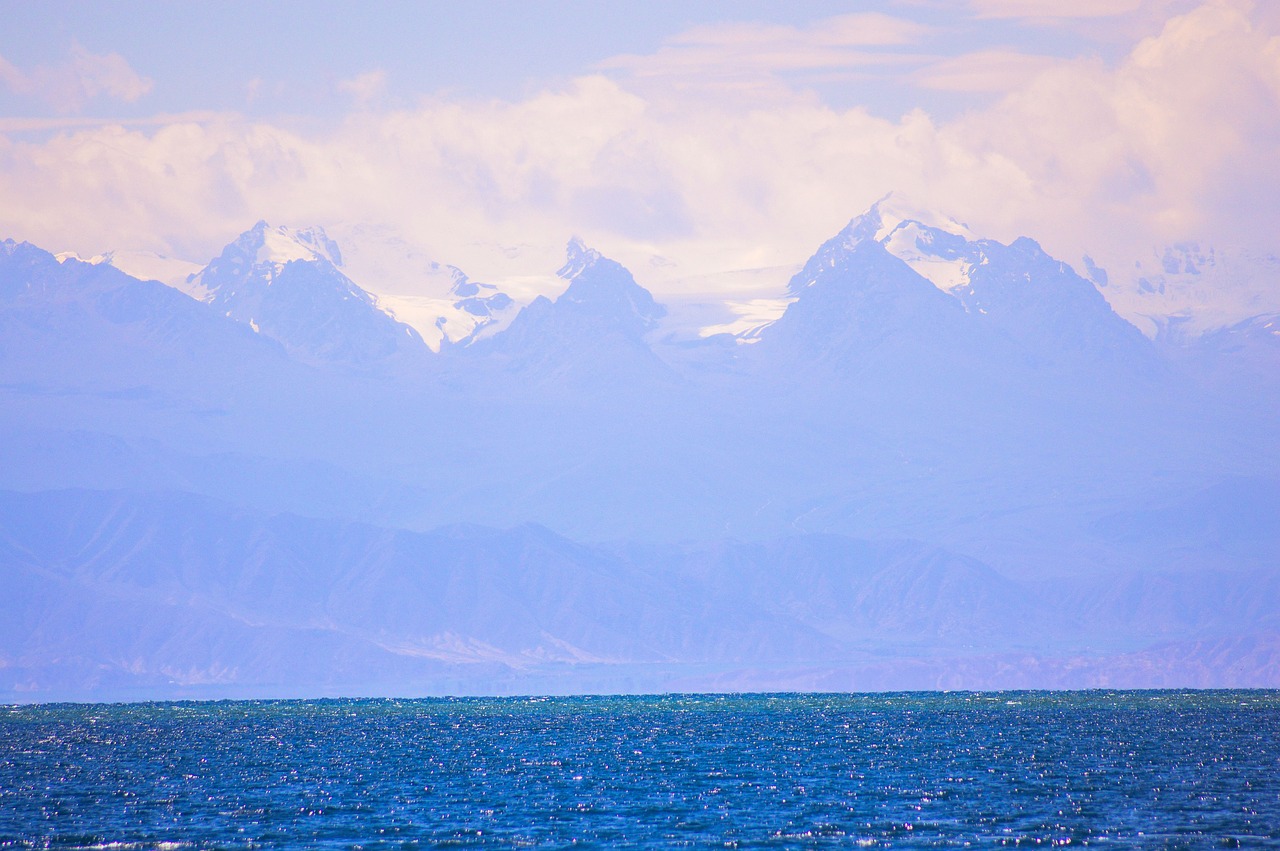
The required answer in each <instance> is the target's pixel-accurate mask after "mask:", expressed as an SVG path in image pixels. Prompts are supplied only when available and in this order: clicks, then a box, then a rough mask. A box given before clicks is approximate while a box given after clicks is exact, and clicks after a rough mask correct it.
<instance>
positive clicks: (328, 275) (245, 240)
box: [188, 222, 425, 364]
mask: <svg viewBox="0 0 1280 851" xmlns="http://www.w3.org/2000/svg"><path fill="white" fill-rule="evenodd" d="M341 264H342V254H341V252H340V251H339V249H338V245H337V243H335V242H334V241H333V240H331V239H329V237H328V236H327V235H326V234H325V232H324V230H323V229H322V228H319V227H313V228H306V229H299V230H294V229H292V228H286V227H275V228H273V227H271V226H270V225H268V224H267V223H266V222H258V223H257V224H256V225H254V226H253V227H252V228H250V229H249V230H247V231H245V232H244V233H242V234H241V235H240V236H239V237H237V238H236V239H235V240H234V241H233V242H231V243H230V244H229V245H227V247H226V248H224V249H223V251H222V253H221V254H220V255H219V256H217V257H215V258H214V259H213V260H212V261H211V262H210V263H209V265H208V266H206V267H205V268H204V269H203V270H201V271H200V272H199V273H198V274H196V275H194V276H193V277H192V279H191V283H190V286H189V288H188V289H189V291H190V292H192V293H194V294H195V295H196V296H197V297H199V298H200V299H201V300H202V301H205V302H207V303H209V304H210V305H212V306H213V307H214V308H216V309H217V310H219V311H220V312H222V313H223V314H224V315H226V316H228V317H230V318H232V319H235V320H236V321H238V322H242V323H244V324H246V325H248V326H250V327H251V328H253V330H254V331H256V332H258V333H260V334H262V335H264V336H267V337H271V338H272V339H274V340H277V341H278V342H279V343H280V344H281V345H283V346H284V347H285V349H286V350H287V351H288V352H289V353H290V354H291V355H293V356H295V357H299V358H301V359H303V360H308V361H320V362H347V363H356V364H361V363H369V362H372V361H377V360H381V359H384V358H387V357H389V356H391V355H393V354H396V353H397V352H400V351H408V350H421V349H424V348H425V345H424V344H423V342H422V338H421V337H420V336H419V335H418V333H417V332H416V331H414V330H413V329H412V328H410V327H409V326H407V325H404V324H402V323H400V322H397V321H396V320H395V319H393V318H392V317H391V316H389V315H388V314H387V313H386V312H385V311H384V310H382V309H380V308H379V307H378V304H377V300H376V299H375V298H374V297H373V296H372V295H371V294H369V293H368V292H365V291H364V290H363V289H361V288H360V287H359V286H357V285H356V284H355V283H354V282H353V281H352V280H351V279H350V278H348V277H347V276H346V275H344V274H343V273H342V272H341V271H340V270H339V266H341Z"/></svg>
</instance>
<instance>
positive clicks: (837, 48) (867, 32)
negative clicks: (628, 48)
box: [599, 13, 929, 85]
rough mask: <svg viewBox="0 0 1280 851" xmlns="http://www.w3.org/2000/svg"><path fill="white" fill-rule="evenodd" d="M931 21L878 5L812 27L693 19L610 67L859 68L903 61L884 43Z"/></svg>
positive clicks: (712, 70) (727, 74) (726, 75)
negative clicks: (696, 22)
mask: <svg viewBox="0 0 1280 851" xmlns="http://www.w3.org/2000/svg"><path fill="white" fill-rule="evenodd" d="M928 32H929V28H928V27H925V26H923V25H921V24H919V23H916V22H914V21H909V20H906V19H903V18H896V17H892V16H889V15H883V14H879V13H858V14H849V15H840V16H837V17H834V18H827V19H824V20H821V21H818V22H816V23H814V24H812V25H811V26H808V27H793V26H783V25H771V24H761V23H727V24H715V25H704V26H699V27H694V28H692V29H690V30H686V31H685V32H682V33H680V34H679V35H676V36H674V37H673V38H670V39H668V40H667V41H666V43H665V44H664V45H663V46H662V48H660V49H659V50H658V51H657V52H656V53H653V54H648V55H625V56H617V57H614V58H612V59H609V60H607V61H605V62H602V63H601V64H600V66H599V67H600V69H601V70H604V71H624V72H626V73H628V74H630V75H633V76H635V77H640V78H644V77H658V78H672V77H674V78H682V79H685V80H689V81H694V82H695V84H697V85H706V84H707V83H708V82H712V83H716V82H718V81H722V80H725V79H741V78H759V77H770V76H773V75H779V74H788V73H797V72H799V73H813V72H824V73H825V74H826V75H827V76H828V78H830V76H831V75H832V74H833V73H839V72H845V73H860V72H862V71H863V70H864V69H866V68H867V67H868V66H877V65H885V64H897V63H901V62H902V61H903V57H902V56H900V55H898V54H897V53H895V52H892V51H885V50H883V49H882V48H887V47H900V46H904V45H911V44H915V43H918V42H919V41H920V39H922V38H923V37H924V36H925V35H926V34H927V33H928Z"/></svg>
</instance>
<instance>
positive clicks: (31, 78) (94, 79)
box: [0, 44, 154, 113]
mask: <svg viewBox="0 0 1280 851" xmlns="http://www.w3.org/2000/svg"><path fill="white" fill-rule="evenodd" d="M0 81H3V83H4V84H5V86H7V87H8V89H9V90H10V91H12V92H13V93H15V94H19V95H24V96H28V97H34V98H37V99H39V100H42V101H44V102H45V103H47V104H49V105H50V106H52V107H53V108H54V109H55V110H57V111H58V112H62V113H72V112H78V111H79V110H80V109H82V108H83V107H84V106H85V105H86V104H87V103H89V102H90V101H92V100H94V99H96V98H99V97H106V98H111V99H114V100H121V101H125V102H127V103H132V102H134V101H137V100H138V99H139V98H141V97H142V96H143V95H146V94H147V93H148V92H150V91H151V89H152V87H153V85H154V84H153V82H152V81H151V80H150V79H148V78H146V77H143V76H141V75H139V74H138V73H137V72H136V71H134V70H133V69H132V68H131V67H129V63H128V62H127V61H125V59H124V57H123V56H121V55H120V54H118V53H104V54H97V53H90V52H89V51H87V50H85V49H84V48H83V47H81V46H80V45H79V44H72V46H71V56H70V58H69V59H67V60H66V61H65V62H62V63H60V64H57V65H39V66H36V67H35V68H32V69H30V70H29V71H23V70H22V69H20V68H18V67H17V66H15V65H13V64H12V63H11V62H9V61H8V60H6V59H5V58H4V57H2V56H0Z"/></svg>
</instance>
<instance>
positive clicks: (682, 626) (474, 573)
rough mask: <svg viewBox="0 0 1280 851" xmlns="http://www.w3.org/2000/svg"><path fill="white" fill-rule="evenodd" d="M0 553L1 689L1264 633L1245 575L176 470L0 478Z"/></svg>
mask: <svg viewBox="0 0 1280 851" xmlns="http://www.w3.org/2000/svg"><path fill="white" fill-rule="evenodd" d="M0 564H3V567H4V570H3V571H0V589H2V590H3V592H4V594H5V595H6V599H7V600H8V601H9V603H10V605H12V606H13V611H14V612H15V616H14V617H12V618H10V619H7V620H6V623H5V624H4V626H3V627H2V628H0V661H3V663H4V664H3V665H0V694H6V695H12V694H14V693H15V691H14V690H15V689H18V688H25V687H32V688H37V689H42V690H44V691H45V692H46V693H47V692H50V691H56V690H69V691H71V692H76V693H80V694H84V695H93V694H98V695H103V694H106V693H107V692H108V690H110V689H124V688H128V687H152V688H156V689H160V690H161V692H162V693H164V694H174V693H179V692H181V690H182V689H188V690H189V689H192V688H205V689H207V690H206V691H205V692H203V693H205V694H211V695H212V694H219V693H254V690H255V689H256V690H257V693H266V692H268V691H270V690H271V689H273V688H274V689H281V688H287V689H288V693H293V692H294V690H298V691H301V692H302V693H308V690H309V693H312V694H314V693H316V692H317V691H321V692H323V691H325V690H328V689H339V690H341V689H350V688H354V687H357V686H359V687H362V688H366V689H371V690H372V692H366V693H388V692H392V693H394V692H395V691H396V690H397V689H400V690H402V691H410V692H412V691H414V690H415V689H417V690H422V689H426V690H430V689H432V688H435V687H437V686H438V685H439V684H440V683H444V682H454V683H458V682H468V683H471V685H472V686H473V687H475V688H479V689H481V690H490V691H491V690H501V689H502V688H505V686H504V685H503V684H504V683H511V682H519V681H520V680H521V678H529V677H535V678H536V677H538V676H543V675H546V672H547V671H548V670H553V669H554V670H556V671H559V674H558V675H557V676H559V677H560V678H561V682H562V684H563V687H564V688H566V689H569V690H573V689H575V688H589V687H590V683H592V682H599V680H598V679H596V680H593V679H592V678H593V677H599V676H600V670H601V669H602V668H601V666H603V669H608V668H610V667H611V666H613V667H616V669H617V670H618V671H628V670H629V671H631V672H632V673H631V676H632V677H634V678H638V679H634V680H633V681H634V682H637V683H642V684H643V686H642V687H643V688H647V689H653V688H658V687H661V686H662V684H663V683H664V682H668V681H673V680H670V678H673V677H675V678H678V677H686V676H697V677H704V676H707V675H708V672H709V671H711V670H713V669H715V668H720V669H725V668H726V667H729V668H736V669H741V670H744V671H745V670H757V671H765V670H769V669H771V668H776V669H777V670H778V673H777V675H776V676H777V677H778V679H775V681H774V682H775V683H781V682H786V681H787V678H788V677H791V676H793V674H792V673H788V671H795V670H799V669H802V668H804V667H806V666H809V667H814V668H815V669H822V670H825V669H829V668H830V666H832V665H837V666H838V665H861V666H865V665H867V664H871V663H870V662H869V661H868V659H870V658H873V657H874V658H878V659H880V660H881V662H877V663H875V664H882V663H883V661H884V660H887V659H893V658H899V659H903V660H909V659H919V658H937V657H938V656H939V654H941V655H942V656H950V657H954V658H957V659H961V660H964V661H963V664H964V665H969V666H976V667H975V670H977V669H978V668H980V667H981V666H982V665H986V664H995V662H993V661H992V660H994V659H1005V655H1004V654H1007V653H1009V652H1011V651H1013V650H1021V651H1022V652H1024V653H1026V654H1029V655H1027V656H1026V657H1025V658H1024V659H1023V660H1022V661H1021V662H1019V663H1016V664H1015V667H1016V665H1021V666H1022V669H1023V672H1024V673H1028V672H1030V673H1034V671H1035V670H1036V669H1037V668H1038V666H1040V665H1042V664H1057V663H1055V662H1052V660H1054V659H1060V658H1063V657H1064V654H1065V655H1066V656H1068V657H1069V656H1070V655H1071V654H1072V653H1079V652H1090V653H1093V654H1095V656H1096V658H1095V660H1094V663H1093V664H1094V665H1095V667H1097V668H1098V670H1099V671H1103V672H1105V671H1106V670H1107V664H1108V662H1107V660H1108V659H1109V658H1111V656H1108V655H1107V654H1112V655H1114V654H1116V653H1119V654H1121V655H1124V654H1132V653H1133V652H1136V651H1139V650H1142V649H1143V648H1149V647H1153V646H1155V645H1154V644H1153V642H1155V643H1159V642H1167V641H1169V640H1171V639H1178V640H1191V639H1194V640H1202V641H1210V640H1211V641H1218V642H1221V641H1226V640H1230V641H1240V640H1243V639H1244V638H1245V637H1247V636H1262V637H1265V636H1266V635H1269V634H1270V633H1271V632H1275V631H1276V630H1277V629H1280V622H1277V619H1276V615H1275V612H1276V611H1280V607H1278V606H1277V604H1280V586H1278V585H1277V581H1276V579H1275V578H1274V577H1273V576H1271V575H1270V573H1269V572H1267V571H1258V572H1253V573H1215V574H1199V575H1195V576H1183V575H1178V574H1167V573H1156V572H1147V573H1135V572H1130V573H1129V574H1126V575H1125V576H1123V577H1121V581H1119V582H1117V581H1113V580H1112V579H1111V578H1110V577H1093V578H1090V579H1084V578H1075V579H1061V580H1055V581H1053V582H1042V583H1038V584H1027V583H1019V582H1015V581H1013V580H1011V579H1009V578H1006V577H1004V576H1001V575H1000V574H998V573H996V572H995V571H993V570H991V569H990V568H989V567H987V566H985V565H983V564H981V563H980V562H977V561H975V560H974V559H971V558H966V557H963V556H959V555H956V554H954V553H949V552H946V551H944V550H940V549H938V548H936V547H929V546H926V545H922V544H918V543H913V542H870V541H858V540H852V539H847V538H842V537H839V536H830V535H815V536H789V537H786V538H781V539H775V540H773V541H770V542H766V543H759V544H752V543H726V542H720V543H705V544H696V543H694V544H685V545H682V546H679V547H674V546H668V547H660V548H652V547H639V548H636V547H623V548H619V547H602V546H583V545H581V544H577V543H574V542H572V541H570V540H568V539H566V538H563V537H561V536H559V535H556V534H554V533H552V532H549V531H548V530H546V529H543V528H541V527H537V526H529V525H526V526H521V527H517V528H513V529H507V530H498V529H492V528H486V527H480V526H450V527H445V528H442V529H438V530H435V531H432V532H427V533H412V532H407V531H403V530H394V529H387V528H380V527H376V526H371V525H366V524H358V523H351V522H345V521H341V520H317V519H311V518H303V517H297V516H294V515H287V514H272V513H263V512H257V511H247V510H244V509H239V508H235V507H233V506H229V505H227V504H225V503H222V502H219V501H216V500H210V499H207V498H201V497H195V496H192V495H189V494H182V493H176V492H166V493H152V494H136V493H135V494H130V493H119V492H97V491H83V490H79V491H58V492H43V493H36V494H19V493H12V492H8V493H0ZM1257 640H1259V641H1263V640H1265V639H1264V638H1258V639H1257ZM1206 646H1208V645H1206ZM1214 646H1215V647H1218V649H1217V650H1216V651H1214V652H1218V653H1222V652H1228V651H1227V650H1223V649H1222V648H1223V647H1224V646H1225V645H1220V644H1219V645H1214ZM1232 646H1235V645H1232ZM1239 648H1242V649H1241V652H1244V650H1245V649H1247V648H1246V647H1245V645H1239ZM1230 652H1235V651H1230ZM1098 654H1101V655H1098ZM1116 658H1117V659H1118V658H1119V657H1116ZM984 660H985V661H984ZM1264 661H1265V660H1264ZM910 664H915V663H910ZM1001 664H1004V665H1005V666H1006V667H1007V666H1008V665H1010V664H1014V663H1010V662H1008V660H1007V659H1006V661H1005V662H1003V663H1001ZM1117 664H1124V665H1127V664H1129V663H1128V662H1124V661H1123V660H1122V659H1121V660H1120V662H1117ZM1267 664H1269V663H1267ZM708 666H710V667H708ZM779 666H781V667H779ZM1027 666H1031V667H1027ZM909 667H910V665H908V668H909ZM1269 670H1270V669H1268V668H1266V667H1265V665H1264V667H1263V668H1261V669H1240V671H1238V673H1239V674H1240V676H1241V677H1242V678H1244V679H1248V678H1249V677H1254V678H1256V677H1265V676H1270V673H1268V671H1269ZM897 682H898V683H899V685H900V686H909V685H911V684H912V683H913V680H912V679H911V677H910V676H908V675H904V677H903V678H900V679H899V680H898V681H897ZM433 683H434V684H436V685H435V686H433V685H432V684H433ZM217 689H223V690H224V691H222V692H219V691H217ZM59 693H61V692H59ZM277 693H278V692H277Z"/></svg>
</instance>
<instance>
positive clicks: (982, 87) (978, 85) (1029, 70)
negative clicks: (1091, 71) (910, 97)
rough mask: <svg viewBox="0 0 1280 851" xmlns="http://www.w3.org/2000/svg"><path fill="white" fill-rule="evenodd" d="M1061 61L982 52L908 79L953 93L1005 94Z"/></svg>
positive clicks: (933, 66)
mask: <svg viewBox="0 0 1280 851" xmlns="http://www.w3.org/2000/svg"><path fill="white" fill-rule="evenodd" d="M1061 61H1062V60H1060V59H1056V58H1054V57H1052V56H1037V55H1034V54H1028V53H1019V52H1017V51H1013V50H983V51H979V52H977V53H965V54H962V55H960V56H954V57H948V58H946V59H940V60H937V61H935V62H932V63H930V64H928V65H926V66H924V67H923V68H920V69H919V70H918V71H916V72H914V73H913V74H912V75H911V79H912V81H913V82H915V83H916V85H919V86H923V87H924V88H928V89H938V90H941V91H953V92H1000V93H1004V92H1008V91H1011V90H1013V89H1016V88H1018V87H1019V86H1022V85H1025V84H1026V83H1027V81H1028V80H1030V79H1031V78H1032V77H1034V76H1036V75H1038V74H1041V73H1043V72H1044V71H1047V70H1048V69H1049V68H1051V67H1053V66H1054V65H1056V64H1058V63H1059V62H1061Z"/></svg>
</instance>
